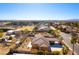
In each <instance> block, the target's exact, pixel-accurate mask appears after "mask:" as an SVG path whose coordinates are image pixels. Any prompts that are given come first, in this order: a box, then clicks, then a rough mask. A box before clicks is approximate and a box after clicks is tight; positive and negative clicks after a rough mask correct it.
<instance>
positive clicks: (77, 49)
mask: <svg viewBox="0 0 79 59" xmlns="http://www.w3.org/2000/svg"><path fill="white" fill-rule="evenodd" d="M61 36H62V37H63V38H64V42H65V43H66V44H67V45H68V47H70V48H71V49H72V44H71V42H70V38H71V35H70V34H66V33H63V32H61ZM75 53H77V54H78V55H79V45H77V44H75Z"/></svg>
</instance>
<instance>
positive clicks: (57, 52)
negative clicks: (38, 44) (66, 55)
mask: <svg viewBox="0 0 79 59" xmlns="http://www.w3.org/2000/svg"><path fill="white" fill-rule="evenodd" d="M51 54H52V55H60V52H59V51H53V52H52V53H51Z"/></svg>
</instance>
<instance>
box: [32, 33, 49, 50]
mask: <svg viewBox="0 0 79 59" xmlns="http://www.w3.org/2000/svg"><path fill="white" fill-rule="evenodd" d="M49 46H50V44H49V41H48V40H47V39H46V38H45V37H43V36H42V35H41V34H36V35H35V37H34V38H33V39H32V48H33V49H42V50H48V47H49Z"/></svg>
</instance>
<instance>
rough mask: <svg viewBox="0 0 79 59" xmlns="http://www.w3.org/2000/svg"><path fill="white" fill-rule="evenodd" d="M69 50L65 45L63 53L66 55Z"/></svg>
mask: <svg viewBox="0 0 79 59" xmlns="http://www.w3.org/2000/svg"><path fill="white" fill-rule="evenodd" d="M68 51H69V49H68V47H67V46H66V45H64V47H63V50H62V52H63V54H64V55H66V54H67V53H68Z"/></svg>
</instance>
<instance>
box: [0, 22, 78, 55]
mask: <svg viewBox="0 0 79 59" xmlns="http://www.w3.org/2000/svg"><path fill="white" fill-rule="evenodd" d="M77 23H79V22H75V23H74V22H64V21H62V22H61V21H50V22H48V21H0V55H17V54H30V55H78V54H79V51H78V50H79V27H78V25H75V24H77ZM71 24H72V25H71Z"/></svg>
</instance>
